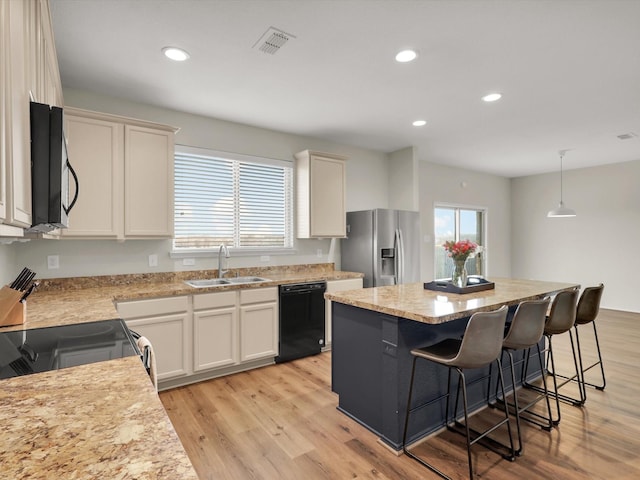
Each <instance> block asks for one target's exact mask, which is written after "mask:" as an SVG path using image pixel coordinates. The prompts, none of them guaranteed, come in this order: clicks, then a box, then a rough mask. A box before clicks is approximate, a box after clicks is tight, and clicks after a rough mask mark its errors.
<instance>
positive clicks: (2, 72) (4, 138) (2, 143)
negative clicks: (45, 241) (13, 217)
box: [0, 2, 11, 223]
mask: <svg viewBox="0 0 640 480" xmlns="http://www.w3.org/2000/svg"><path fill="white" fill-rule="evenodd" d="M9 33H10V30H9V3H8V2H0V223H1V222H4V221H5V220H6V218H7V165H8V161H9V153H10V152H9V141H8V136H9V134H10V130H9V125H10V123H11V122H10V121H9V119H10V113H11V111H10V109H9V106H8V98H9V93H10V87H11V82H10V81H9Z"/></svg>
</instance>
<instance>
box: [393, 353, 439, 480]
mask: <svg viewBox="0 0 640 480" xmlns="http://www.w3.org/2000/svg"><path fill="white" fill-rule="evenodd" d="M417 359H418V357H413V364H412V366H411V380H410V382H409V398H408V399H407V414H406V416H405V417H404V432H403V433H402V451H403V452H404V454H405V455H407V456H408V457H411V458H413V459H414V460H416V461H417V462H418V463H420V464H421V465H423V466H425V467H427V468H428V469H429V470H431V471H432V472H434V473H436V474H438V475H439V476H441V477H442V478H446V479H448V480H450V478H449V477H448V476H447V475H445V474H444V473H442V472H441V471H440V470H438V469H437V468H436V467H434V466H433V465H430V464H428V463H427V462H425V461H424V460H423V459H421V458H420V457H418V456H417V455H414V454H413V453H411V452H410V451H409V450H408V449H407V430H408V427H409V413H410V412H411V397H412V396H413V380H414V378H415V373H416V360H417ZM448 370H449V375H448V381H447V383H448V384H449V385H450V384H451V369H450V368H448ZM448 405H449V389H448V388H447V410H448Z"/></svg>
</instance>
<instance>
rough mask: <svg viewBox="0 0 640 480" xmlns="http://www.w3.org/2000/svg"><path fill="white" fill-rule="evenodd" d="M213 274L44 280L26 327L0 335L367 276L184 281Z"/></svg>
mask: <svg viewBox="0 0 640 480" xmlns="http://www.w3.org/2000/svg"><path fill="white" fill-rule="evenodd" d="M216 274H217V272H216V271H215V270H204V271H190V272H171V273H157V274H139V275H115V276H99V277H75V278H62V279H53V280H42V284H41V286H40V288H39V289H38V290H37V291H36V292H35V293H34V294H33V295H31V296H30V297H29V300H28V302H27V321H26V323H25V325H24V326H22V325H20V326H15V327H4V328H2V329H0V331H8V330H17V329H22V328H39V327H48V326H51V325H62V324H72V323H81V322H91V321H95V320H105V319H110V318H118V312H117V310H116V307H115V302H123V301H128V300H140V299H146V298H159V297H171V296H180V295H193V294H199V293H208V292H222V291H226V290H238V289H247V288H264V287H271V286H277V285H281V284H285V283H297V282H313V281H319V280H342V279H349V278H362V277H363V274H361V273H354V272H342V271H338V270H334V269H333V264H332V263H329V264H315V265H292V266H282V267H277V268H251V269H237V270H233V271H231V272H229V273H228V274H227V276H231V277H232V276H234V275H236V274H237V275H239V276H259V277H262V278H265V279H268V281H266V282H258V283H250V284H246V283H245V284H240V285H235V284H234V285H220V286H216V287H209V288H193V287H190V286H189V285H187V284H185V283H184V281H185V280H190V279H201V278H215V276H216Z"/></svg>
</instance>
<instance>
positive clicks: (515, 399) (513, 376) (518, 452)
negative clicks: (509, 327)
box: [504, 350, 522, 456]
mask: <svg viewBox="0 0 640 480" xmlns="http://www.w3.org/2000/svg"><path fill="white" fill-rule="evenodd" d="M507 355H508V357H509V367H510V370H511V384H512V385H513V404H514V407H515V411H516V429H517V430H518V449H517V450H515V451H514V454H515V455H518V456H519V455H521V454H522V434H521V431H520V407H519V406H518V393H517V392H516V370H515V368H514V366H513V353H511V350H507ZM504 407H505V410H508V409H509V405H508V404H507V399H506V398H505V402H504ZM512 448H513V446H512Z"/></svg>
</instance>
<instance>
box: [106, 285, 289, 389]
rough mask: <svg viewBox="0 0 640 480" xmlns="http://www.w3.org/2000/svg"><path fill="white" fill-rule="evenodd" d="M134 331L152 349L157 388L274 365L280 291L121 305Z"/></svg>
mask: <svg viewBox="0 0 640 480" xmlns="http://www.w3.org/2000/svg"><path fill="white" fill-rule="evenodd" d="M118 312H119V314H120V316H121V317H122V318H123V319H124V320H125V321H126V323H127V325H128V326H129V328H130V329H131V330H134V331H136V332H138V333H139V334H140V335H143V336H145V337H147V338H148V339H149V341H150V342H151V344H152V345H153V350H154V352H155V356H156V365H157V370H158V382H159V388H160V389H163V388H171V387H174V386H178V385H186V384H188V383H193V382H196V381H201V380H205V379H207V378H213V377H216V376H220V375H226V374H229V373H235V372H240V371H242V370H247V369H249V368H254V367H257V366H262V365H267V364H269V363H273V357H276V356H277V355H278V288H277V287H268V288H256V289H247V290H232V291H224V292H213V293H202V294H195V295H191V296H182V297H169V298H157V299H150V300H134V301H128V302H119V303H118Z"/></svg>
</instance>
